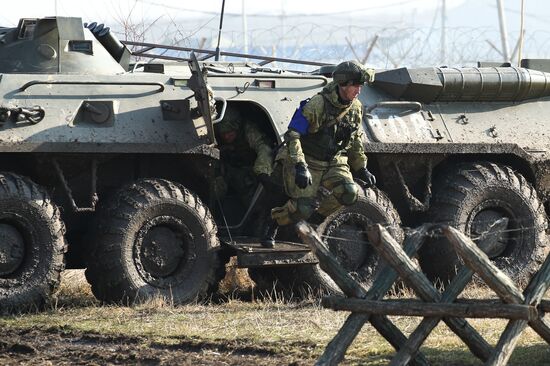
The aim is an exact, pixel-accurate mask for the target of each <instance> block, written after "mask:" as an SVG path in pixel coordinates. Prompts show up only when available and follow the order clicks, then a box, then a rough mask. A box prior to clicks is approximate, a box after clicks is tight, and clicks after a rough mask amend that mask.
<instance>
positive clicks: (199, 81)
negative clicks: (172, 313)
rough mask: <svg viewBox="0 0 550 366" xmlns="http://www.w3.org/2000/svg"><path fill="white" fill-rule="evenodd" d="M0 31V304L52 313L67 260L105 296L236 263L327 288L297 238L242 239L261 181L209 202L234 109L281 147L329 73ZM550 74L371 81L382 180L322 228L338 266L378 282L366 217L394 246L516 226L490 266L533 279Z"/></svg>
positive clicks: (370, 119)
mask: <svg viewBox="0 0 550 366" xmlns="http://www.w3.org/2000/svg"><path fill="white" fill-rule="evenodd" d="M0 37H3V42H2V43H1V44H0V60H1V62H0V72H1V73H2V75H1V79H0V96H1V98H2V100H1V104H0V122H1V123H2V124H1V127H0V171H1V172H2V173H1V174H0V186H1V187H0V188H1V189H0V234H1V235H2V237H3V241H2V242H1V243H0V308H2V309H8V308H13V307H20V306H21V305H29V304H33V305H34V304H40V303H43V302H44V300H47V299H48V297H49V295H50V294H51V293H52V291H53V290H54V289H55V287H56V285H57V284H58V282H59V274H60V272H61V271H62V270H63V268H64V267H65V264H66V266H68V267H70V268H84V267H87V272H86V274H87V278H88V280H89V281H90V282H91V284H92V289H93V291H94V294H95V295H96V296H98V297H99V298H100V299H102V300H106V301H115V302H120V301H122V302H131V301H138V300H141V299H147V298H149V297H151V296H156V295H158V294H160V295H161V296H166V297H169V298H170V299H171V300H172V301H174V302H176V303H185V302H188V301H192V300H193V299H195V298H197V297H200V296H204V295H206V294H207V293H208V292H209V291H213V290H214V289H215V288H216V286H215V285H216V283H217V281H218V280H219V279H220V277H221V276H223V273H224V271H223V270H224V258H227V257H228V256H231V255H234V254H237V256H238V259H239V261H240V262H239V263H240V265H241V266H246V267H265V266H269V267H271V268H270V269H269V270H263V269H256V270H255V271H253V272H251V273H253V276H254V277H255V279H256V280H258V282H259V283H260V282H261V281H262V280H271V279H274V277H277V278H278V279H279V280H280V283H283V284H285V283H286V284H288V283H289V282H299V283H300V284H308V285H312V286H325V287H328V288H329V289H333V287H332V286H333V284H331V283H330V281H326V279H325V278H324V276H323V274H322V272H321V271H320V270H319V269H318V267H317V266H315V265H313V264H314V263H315V259H314V258H312V257H311V256H310V255H309V254H308V253H307V252H308V250H307V249H304V248H303V247H301V246H299V245H298V246H296V245H294V246H292V245H291V244H289V246H286V247H285V246H280V247H279V249H277V247H276V249H275V250H273V251H270V250H257V247H255V246H254V245H252V246H248V247H246V248H244V247H243V246H242V245H241V246H239V245H238V243H237V242H238V240H237V239H235V238H234V237H235V235H241V236H247V237H249V239H250V237H252V236H254V235H256V234H257V232H256V230H255V229H256V228H257V227H258V225H259V222H258V221H257V220H256V219H257V218H258V216H257V215H255V213H257V212H258V211H257V210H256V209H255V205H256V203H257V201H256V198H258V196H261V188H259V189H258V191H257V193H258V194H257V195H255V196H254V199H253V201H252V202H251V204H250V207H242V205H240V206H239V204H236V202H237V201H239V200H237V199H235V197H226V198H225V199H223V200H221V202H220V201H219V200H217V199H216V197H215V195H214V194H213V189H214V183H215V180H216V171H215V170H216V169H215V166H216V162H217V160H218V159H219V151H218V149H217V146H216V141H215V134H214V125H215V123H217V120H216V119H221V115H223V110H224V109H226V108H234V109H238V110H240V112H241V114H243V115H244V116H245V117H246V118H247V119H249V120H251V121H253V122H255V123H256V124H257V126H258V127H259V128H260V129H262V130H263V131H264V132H265V133H266V134H267V135H268V136H269V138H270V139H271V140H272V143H273V146H274V147H275V146H277V145H279V144H280V143H281V142H282V136H283V134H284V132H285V131H286V129H287V126H288V121H289V120H290V118H291V116H292V114H293V113H294V111H295V109H296V107H297V105H298V103H299V102H300V101H301V100H304V99H306V98H308V97H311V96H312V95H314V94H315V93H317V92H319V91H320V90H321V88H322V87H324V86H325V85H326V84H327V83H328V82H330V77H327V75H325V76H324V75H323V69H321V72H320V73H316V74H306V73H295V72H289V71H281V70H275V69H268V68H265V67H260V66H258V65H255V64H248V63H237V62H235V63H227V62H225V63H222V62H209V61H203V62H201V63H198V62H191V63H190V64H187V63H181V62H179V63H178V62H167V63H158V62H155V63H137V64H135V65H133V66H132V67H131V71H129V72H128V71H126V70H127V69H128V64H127V61H128V50H127V49H126V48H125V47H124V46H123V45H121V44H120V43H118V42H117V41H116V40H115V39H114V37H112V35H111V34H110V33H109V30H108V28H104V27H103V26H98V25H97V24H95V23H92V24H90V25H88V26H87V27H83V26H82V23H81V21H80V19H75V18H45V19H38V20H37V19H24V20H22V21H21V22H20V24H19V26H18V27H17V28H5V29H2V30H0ZM205 75H207V82H208V85H207V84H206V83H205V80H204V76H205ZM328 76H329V75H328ZM549 77H550V75H549V74H546V73H544V72H542V71H536V70H529V69H525V68H513V67H508V68H471V69H435V68H429V69H413V70H408V69H397V70H387V71H381V72H378V73H377V76H376V81H375V83H374V84H373V85H372V86H368V87H367V86H366V87H364V88H363V90H362V93H361V95H360V99H361V101H362V103H363V106H364V119H363V128H364V129H365V132H366V136H367V140H366V141H365V149H366V151H367V155H368V157H369V161H368V167H369V170H371V171H372V172H373V173H374V174H375V175H376V176H377V180H378V188H377V189H373V190H368V191H366V192H365V195H364V196H362V197H361V198H360V200H359V203H358V204H357V205H355V206H352V207H350V208H346V209H344V210H341V211H339V212H337V213H336V214H335V215H333V216H331V217H329V218H328V219H327V220H325V221H324V222H321V223H319V224H320V225H319V228H318V230H319V231H320V232H321V233H322V234H325V235H327V236H328V237H329V239H327V240H329V244H330V246H331V248H333V249H334V252H335V256H337V257H338V258H339V259H340V260H341V261H342V262H343V263H344V264H345V265H346V266H347V268H349V270H350V271H353V272H355V273H359V275H361V276H363V277H364V280H365V281H368V280H369V279H370V277H372V274H373V270H374V269H375V266H376V262H377V261H376V256H375V255H374V253H373V252H372V250H371V249H370V247H369V245H368V242H366V241H365V240H364V239H363V240H358V235H360V236H361V233H362V231H364V229H365V228H366V226H367V225H369V224H371V223H373V222H382V223H386V224H387V225H389V226H393V233H394V234H395V236H396V237H398V238H401V237H402V229H401V225H400V224H401V222H402V223H403V225H405V226H416V225H418V224H421V223H423V222H427V221H435V222H446V223H450V224H452V225H454V226H456V227H458V228H459V229H461V230H462V231H464V232H466V233H467V234H469V235H471V236H474V237H477V236H479V235H481V234H482V233H483V232H484V231H486V230H488V229H489V228H490V227H491V225H492V224H493V223H494V222H495V221H496V220H498V219H499V218H502V217H506V218H508V219H509V225H508V228H507V230H505V232H504V233H501V234H499V236H498V240H499V241H500V242H502V244H503V245H502V246H501V247H502V250H501V251H500V253H498V255H496V256H495V258H494V259H495V261H496V262H497V264H498V265H499V266H500V267H502V268H504V269H505V270H506V271H508V272H509V273H510V274H512V275H513V276H514V278H516V279H518V280H524V279H525V278H527V277H528V275H529V274H530V272H531V271H532V270H533V268H535V267H536V266H537V265H538V263H539V262H540V260H541V259H542V258H543V257H542V256H543V255H544V254H545V252H546V251H547V248H548V246H547V240H546V226H547V218H546V213H545V205H546V206H547V205H548V201H549V199H550V176H549V159H550V156H549V150H548V149H549V146H550V140H549V137H548V136H547V135H546V129H545V123H546V121H545V116H546V115H547V114H548V113H547V112H548V111H549V110H550V103H549V100H548V98H549V97H548V78H549ZM212 95H213V97H214V98H213V99H212V98H211V97H212ZM214 101H216V104H215V105H214ZM214 107H216V108H217V112H216V113H214V114H213V115H212V116H211V115H210V111H212V110H213V108H214ZM218 115H219V117H218ZM228 233H229V234H228ZM226 236H228V237H229V239H228V238H225V237H226ZM361 237H364V236H361ZM220 239H221V241H220ZM347 239H353V240H354V242H353V244H349V241H347ZM249 241H250V240H249ZM243 242H246V240H244V241H243ZM243 248H244V249H243ZM281 248H282V249H281ZM422 254H423V255H422V257H421V264H422V265H423V267H424V268H425V270H426V271H427V272H428V273H429V274H431V275H432V276H434V277H435V276H449V275H451V273H452V271H453V270H454V265H455V264H456V262H457V259H456V257H455V256H453V255H452V254H451V252H450V251H449V248H447V247H445V246H444V244H442V243H439V242H438V241H437V240H436V239H434V240H433V243H430V245H427V246H426V250H425V251H424V252H423V253H422ZM289 265H293V267H292V269H290V268H288V266H289ZM280 268H283V270H279V269H280Z"/></svg>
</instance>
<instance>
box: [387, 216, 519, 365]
mask: <svg viewBox="0 0 550 366" xmlns="http://www.w3.org/2000/svg"><path fill="white" fill-rule="evenodd" d="M507 226H508V219H507V218H503V219H500V220H497V221H496V222H495V223H493V224H492V225H491V227H490V228H489V230H488V231H487V232H486V233H485V234H484V235H482V237H481V238H480V242H479V246H480V247H481V248H482V250H483V251H484V252H485V253H492V252H494V251H496V250H498V249H499V248H498V247H499V246H500V244H499V242H498V241H497V240H496V239H497V238H498V236H497V235H495V234H497V233H499V232H500V231H502V230H504V229H506V227H507ZM473 274H474V271H473V270H471V269H470V268H468V267H466V266H462V267H461V268H460V270H459V271H458V273H457V274H456V276H455V277H454V278H453V280H452V281H451V283H450V284H449V285H447V286H446V288H445V291H444V292H443V294H442V296H441V302H442V303H452V302H453V301H454V300H455V299H456V298H457V297H458V295H460V293H461V292H462V291H463V290H464V288H465V287H466V285H468V283H469V282H470V281H471V280H472V276H473ZM440 320H441V318H424V319H422V321H421V322H420V324H419V325H418V327H416V329H415V330H414V331H413V332H412V333H411V335H410V336H409V340H408V341H407V344H406V345H405V347H403V348H402V349H401V350H399V352H397V354H396V355H395V357H394V358H393V359H392V362H391V364H392V365H400V364H406V363H407V362H409V360H410V359H411V357H413V356H414V352H416V350H418V349H419V348H420V346H421V345H422V343H424V341H425V340H426V338H427V337H428V336H429V335H430V333H431V332H432V330H433V329H434V328H435V327H436V326H437V324H438V323H439V322H440Z"/></svg>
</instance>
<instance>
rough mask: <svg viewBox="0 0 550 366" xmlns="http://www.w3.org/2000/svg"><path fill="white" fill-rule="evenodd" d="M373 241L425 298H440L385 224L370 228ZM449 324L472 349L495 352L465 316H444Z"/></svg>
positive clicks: (486, 353)
mask: <svg viewBox="0 0 550 366" xmlns="http://www.w3.org/2000/svg"><path fill="white" fill-rule="evenodd" d="M367 235H368V237H369V241H370V242H371V244H372V245H373V246H374V247H375V248H376V249H377V250H378V252H379V253H380V255H381V256H382V257H383V258H384V259H385V260H386V261H388V263H390V264H391V265H392V267H393V268H394V269H395V270H397V272H398V273H399V275H400V276H401V278H402V279H403V280H404V281H405V282H406V283H407V284H408V285H409V286H410V287H411V288H413V289H414V290H415V292H416V293H417V295H418V296H419V297H420V298H421V299H422V300H424V301H427V302H428V301H431V302H440V301H441V294H440V293H439V292H438V291H437V290H436V289H435V288H434V287H433V285H432V283H431V282H430V281H429V280H428V279H427V278H426V276H425V275H424V274H423V273H422V272H421V271H420V269H419V268H417V266H416V264H415V263H414V262H412V261H411V259H410V258H409V257H407V256H406V255H404V253H403V251H402V250H401V248H400V247H399V245H398V244H397V243H396V242H395V240H394V239H393V238H392V237H391V235H390V234H389V233H388V232H387V231H386V230H385V229H384V228H383V227H382V226H381V225H373V226H372V227H370V228H369V229H368V230H367ZM443 321H444V322H445V324H447V326H449V328H450V329H451V330H452V331H453V332H454V333H455V334H456V335H458V336H459V337H460V339H462V341H463V342H464V343H465V344H466V345H467V346H468V348H469V349H470V350H471V352H472V353H473V354H474V355H475V356H476V357H478V358H479V359H481V360H483V361H485V360H487V359H489V357H490V355H491V351H492V348H491V346H490V345H489V344H488V343H487V342H486V341H485V339H483V337H481V335H479V333H478V332H477V331H476V330H475V329H474V328H473V327H472V326H471V325H470V324H469V323H468V322H467V321H466V320H464V319H463V318H443Z"/></svg>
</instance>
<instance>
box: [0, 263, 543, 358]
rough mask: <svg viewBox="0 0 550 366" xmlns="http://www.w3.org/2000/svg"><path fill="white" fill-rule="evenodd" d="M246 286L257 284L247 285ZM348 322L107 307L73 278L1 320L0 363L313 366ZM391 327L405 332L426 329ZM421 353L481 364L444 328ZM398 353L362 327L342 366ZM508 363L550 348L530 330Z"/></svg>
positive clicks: (241, 308) (306, 307)
mask: <svg viewBox="0 0 550 366" xmlns="http://www.w3.org/2000/svg"><path fill="white" fill-rule="evenodd" d="M241 277H243V278H244V277H246V276H241ZM241 286H245V287H246V286H252V283H249V282H246V280H245V281H244V282H243V283H241ZM241 290H242V288H241ZM245 290H246V289H245ZM249 295H250V294H249ZM409 295H410V294H409ZM488 295H489V292H488V291H487V290H483V289H479V288H474V289H469V292H468V296H469V297H486V296H488ZM405 296H408V295H405ZM346 316H347V314H346V313H342V312H333V311H331V310H326V309H323V308H322V307H321V306H320V305H319V302H318V300H315V299H311V300H308V301H302V302H296V301H294V302H292V301H291V302H286V301H283V300H281V299H280V298H279V297H278V296H277V294H271V297H269V296H268V298H267V299H266V298H264V299H262V300H254V301H243V300H239V298H238V297H236V296H231V295H229V296H228V297H226V298H225V300H223V301H218V302H216V303H209V304H193V305H187V306H179V307H174V306H171V305H170V304H166V303H165V302H162V301H151V302H149V303H147V304H144V305H140V306H135V307H117V306H102V305H100V304H98V303H97V301H96V300H95V299H94V298H93V296H92V294H91V292H90V289H89V286H88V285H87V284H86V282H85V280H84V279H83V276H82V273H81V272H80V271H67V272H66V273H65V274H64V280H63V283H62V286H61V289H60V291H59V293H58V294H57V300H56V301H55V302H53V303H52V304H50V305H49V307H48V308H47V309H46V311H43V312H40V313H33V314H25V315H10V316H3V317H1V318H0V328H1V329H2V333H1V335H0V364H1V365H20V364H27V365H74V364H82V365H104V364H140V365H164V364H166V365H172V364H178V365H258V364H263V365H310V364H313V363H314V362H315V360H316V359H317V357H318V356H319V355H320V354H321V353H322V351H323V349H324V347H325V346H326V344H327V343H328V342H329V341H330V340H331V338H332V337H333V336H334V335H335V334H336V332H337V331H338V329H339V328H340V326H341V325H342V324H343V322H344V320H345V318H346ZM392 320H393V321H394V322H395V323H396V324H397V325H398V326H399V328H400V329H401V330H402V331H403V332H404V333H406V334H408V333H410V332H412V330H413V329H414V328H415V325H417V324H418V322H419V321H420V319H419V318H405V317H392ZM471 323H472V325H473V326H474V327H475V328H476V329H478V331H479V332H480V333H481V334H482V335H483V336H484V337H486V339H487V340H488V341H489V342H490V343H495V342H496V341H497V339H498V337H499V335H500V332H501V331H502V329H503V328H504V326H505V324H506V322H505V321H504V320H494V319H483V320H471ZM422 351H423V352H424V353H425V355H426V356H427V357H428V359H429V360H430V362H431V363H432V364H433V365H446V366H450V365H479V364H481V362H479V361H478V360H477V359H475V358H474V357H473V356H472V355H471V354H470V353H469V352H468V350H467V349H466V347H465V346H464V345H463V343H462V342H461V341H460V339H458V338H457V337H456V336H455V335H454V334H453V333H452V332H451V331H450V330H449V329H448V328H447V327H446V326H445V325H443V324H440V325H439V326H438V327H437V328H436V330H435V331H434V332H433V333H432V335H430V337H429V338H428V340H427V342H426V343H425V344H424V346H423V347H422ZM392 354H393V349H392V348H391V346H390V345H389V344H388V343H387V342H386V341H385V340H384V339H383V338H381V337H380V336H379V335H377V333H376V332H375V331H374V329H373V328H372V327H371V326H370V325H366V326H365V327H364V328H363V331H362V332H361V334H360V336H359V337H358V338H357V339H356V341H355V342H354V343H353V345H352V347H351V348H350V349H349V351H348V353H347V355H346V359H345V361H344V363H343V364H347V365H384V364H387V363H388V361H389V359H390V358H391V356H392ZM510 364H513V365H550V346H549V345H548V344H546V343H545V342H544V341H543V340H542V339H541V338H540V337H539V336H538V335H537V334H536V333H534V332H533V331H532V330H530V329H529V330H527V331H526V332H524V333H523V336H522V338H521V341H520V344H519V346H518V347H517V349H516V351H515V352H514V354H513V357H512V360H511V362H510Z"/></svg>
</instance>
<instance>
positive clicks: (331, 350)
mask: <svg viewBox="0 0 550 366" xmlns="http://www.w3.org/2000/svg"><path fill="white" fill-rule="evenodd" d="M427 230H428V226H423V227H421V228H420V229H419V230H418V231H417V232H416V233H415V235H413V236H411V237H410V238H409V239H408V241H407V242H406V248H407V251H408V252H409V253H410V255H411V256H412V255H414V253H416V251H417V250H418V248H419V247H420V246H421V244H422V243H423V241H424V236H425V234H426V232H427ZM296 231H297V233H298V235H299V236H300V238H301V239H302V241H303V242H304V243H306V244H308V245H309V246H310V247H311V249H312V250H313V252H314V253H315V254H316V255H317V258H318V259H319V265H320V266H321V269H323V271H325V272H327V273H328V274H329V275H330V276H331V278H332V279H333V280H334V282H335V283H336V284H337V285H338V286H339V287H340V289H341V290H342V291H343V292H344V294H345V295H346V296H348V297H355V298H367V299H371V300H376V299H381V298H383V297H384V295H385V294H386V292H387V291H388V290H389V289H390V288H391V286H392V284H393V283H394V282H395V280H396V279H397V274H396V273H395V271H393V270H392V269H391V268H390V267H386V268H384V269H383V270H382V271H381V273H380V274H379V276H377V278H376V279H375V281H374V283H373V285H372V287H371V289H370V290H369V291H368V292H367V291H366V290H365V289H364V288H363V286H362V285H361V284H359V283H358V282H357V281H356V280H355V279H354V278H353V277H351V276H350V275H349V273H347V272H346V271H345V270H344V269H343V268H342V266H341V265H340V264H339V263H338V262H337V261H336V260H335V259H334V256H333V254H332V253H331V252H330V250H329V249H328V247H327V246H326V244H325V243H324V242H323V241H322V240H321V238H319V236H318V234H317V232H316V231H315V230H313V229H312V228H311V227H310V226H309V225H308V224H307V223H306V222H304V221H301V222H299V223H298V224H296ZM367 321H370V322H371V324H372V325H373V326H374V327H375V328H376V330H377V331H378V332H379V333H380V334H381V335H382V336H383V337H384V338H385V339H386V340H387V341H388V342H389V343H390V344H391V345H392V346H393V347H394V348H396V349H399V347H401V346H402V345H403V344H404V343H405V342H406V340H407V337H405V335H404V334H403V333H402V332H401V331H400V330H399V329H398V328H397V327H396V326H395V325H393V324H392V323H391V322H390V321H389V320H388V319H387V318H386V317H383V316H371V315H370V314H355V313H352V314H351V315H350V316H349V317H348V318H347V319H346V322H345V323H344V325H343V326H342V328H340V330H339V331H338V333H337V334H336V336H335V337H334V338H333V339H332V340H331V341H330V343H329V344H328V345H327V347H326V348H325V351H324V352H323V355H321V357H320V358H319V360H318V361H317V363H316V365H336V364H338V363H339V362H341V361H342V360H343V359H344V355H345V353H346V351H347V349H348V348H349V346H350V345H351V343H352V342H353V340H354V339H355V338H356V337H357V334H358V333H359V331H360V330H361V328H362V327H363V325H364V324H365V323H366V322H367ZM414 364H415V365H428V364H429V363H428V361H427V360H426V358H425V356H424V355H422V354H420V353H419V354H418V355H417V357H416V358H415V359H414Z"/></svg>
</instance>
